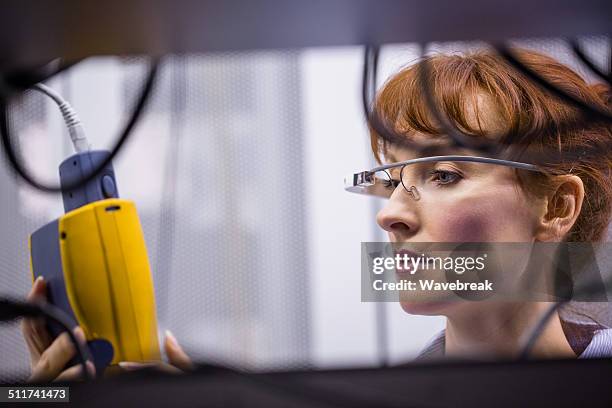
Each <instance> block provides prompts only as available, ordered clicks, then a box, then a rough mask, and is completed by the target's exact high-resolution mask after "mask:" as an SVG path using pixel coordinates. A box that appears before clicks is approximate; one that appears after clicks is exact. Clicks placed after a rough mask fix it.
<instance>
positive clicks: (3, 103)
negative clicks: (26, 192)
mask: <svg viewBox="0 0 612 408" xmlns="http://www.w3.org/2000/svg"><path fill="white" fill-rule="evenodd" d="M158 68H159V59H154V60H153V62H152V64H151V68H150V69H149V73H148V75H147V78H146V80H145V83H144V86H143V88H142V91H141V93H140V95H139V97H138V99H137V102H136V104H135V105H134V108H133V110H132V114H131V115H130V118H129V119H128V121H127V122H126V124H125V126H124V128H123V130H122V131H121V133H120V136H119V138H118V140H117V142H116V144H115V145H114V146H113V148H112V149H111V153H110V155H109V156H108V157H107V158H106V159H105V160H103V161H102V162H101V163H100V164H99V165H98V166H97V167H95V168H94V169H93V170H92V171H91V172H89V173H88V174H85V175H84V176H83V177H82V178H80V179H77V180H74V181H73V182H71V183H68V184H67V185H64V186H61V185H57V184H56V185H53V184H47V183H43V182H40V181H38V180H36V179H35V178H34V177H33V176H32V175H31V174H30V173H29V172H28V170H26V168H25V166H24V165H23V164H22V163H21V161H20V159H19V158H18V157H17V153H16V152H15V150H14V149H13V145H12V143H11V138H10V130H9V124H8V106H9V99H10V97H11V96H12V93H11V91H10V86H9V84H7V82H6V80H3V82H2V83H1V84H0V136H1V139H2V146H3V148H4V149H3V151H4V154H5V156H6V159H7V160H8V162H9V164H10V166H11V167H12V169H13V170H14V171H15V172H16V173H17V174H18V175H19V176H20V177H21V178H22V179H23V180H25V181H26V182H27V183H28V184H30V185H31V186H32V187H34V188H36V189H37V190H40V191H44V192H48V193H57V192H61V191H62V190H71V189H74V188H78V187H81V186H83V185H85V184H86V183H88V182H89V181H91V180H93V179H94V178H95V177H96V176H97V175H98V174H100V172H101V171H103V169H104V168H105V167H106V166H107V165H108V164H109V163H111V161H112V160H113V159H114V158H115V156H117V154H118V153H119V151H120V150H121V148H122V147H123V146H124V145H125V142H127V140H128V138H129V137H130V135H131V133H132V131H133V129H134V127H135V126H136V124H137V123H138V120H139V119H140V117H141V116H142V113H143V112H144V110H145V107H146V105H147V102H148V101H149V99H150V96H151V94H152V92H153V88H154V83H155V79H156V77H157V73H158V70H159V69H158Z"/></svg>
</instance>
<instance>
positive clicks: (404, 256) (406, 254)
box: [394, 249, 424, 276]
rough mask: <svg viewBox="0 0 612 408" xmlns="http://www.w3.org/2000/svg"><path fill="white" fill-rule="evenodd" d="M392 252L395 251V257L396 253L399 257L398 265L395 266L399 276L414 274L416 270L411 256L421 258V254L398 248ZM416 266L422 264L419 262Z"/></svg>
mask: <svg viewBox="0 0 612 408" xmlns="http://www.w3.org/2000/svg"><path fill="white" fill-rule="evenodd" d="M394 252H395V256H396V259H397V256H398V255H399V257H400V262H399V265H397V266H398V267H397V268H395V272H396V274H397V275H400V276H405V275H412V274H414V273H415V272H416V269H415V268H414V263H413V261H412V258H421V256H422V255H423V254H422V253H416V252H413V251H410V250H408V249H400V250H398V251H394ZM415 262H416V261H415ZM420 262H421V263H422V262H423V261H422V260H421V261H420ZM418 266H419V267H423V266H424V265H421V264H419V265H418Z"/></svg>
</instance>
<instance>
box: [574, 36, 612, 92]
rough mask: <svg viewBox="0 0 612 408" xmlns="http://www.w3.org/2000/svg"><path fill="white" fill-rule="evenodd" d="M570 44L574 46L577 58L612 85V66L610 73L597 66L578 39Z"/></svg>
mask: <svg viewBox="0 0 612 408" xmlns="http://www.w3.org/2000/svg"><path fill="white" fill-rule="evenodd" d="M570 45H571V47H572V51H573V52H574V55H576V58H578V59H579V60H580V61H581V62H582V63H583V64H584V65H586V66H587V67H589V69H590V70H591V71H592V72H593V73H594V74H595V75H597V76H598V77H599V78H600V79H602V80H603V81H605V82H607V83H608V85H612V78H611V76H612V67H611V68H610V73H608V74H606V73H604V72H603V71H602V70H601V69H599V67H597V65H595V64H594V63H593V61H592V60H591V59H590V58H589V57H587V56H586V54H585V53H584V51H582V47H581V46H580V44H579V43H578V40H572V41H570Z"/></svg>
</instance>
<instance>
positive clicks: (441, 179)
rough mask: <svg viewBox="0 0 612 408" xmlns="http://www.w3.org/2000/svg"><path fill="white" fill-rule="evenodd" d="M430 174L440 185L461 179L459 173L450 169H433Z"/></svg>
mask: <svg viewBox="0 0 612 408" xmlns="http://www.w3.org/2000/svg"><path fill="white" fill-rule="evenodd" d="M429 175H430V176H431V177H432V180H433V181H435V182H436V183H437V184H439V185H446V184H452V183H455V182H457V181H459V179H460V178H461V175H460V174H459V173H457V172H454V171H448V170H433V171H431V172H430V173H429Z"/></svg>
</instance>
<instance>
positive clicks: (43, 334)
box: [21, 276, 51, 360]
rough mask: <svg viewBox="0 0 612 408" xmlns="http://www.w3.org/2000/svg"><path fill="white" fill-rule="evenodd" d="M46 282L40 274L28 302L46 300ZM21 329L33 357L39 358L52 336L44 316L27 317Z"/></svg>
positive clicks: (28, 296) (29, 294)
mask: <svg viewBox="0 0 612 408" xmlns="http://www.w3.org/2000/svg"><path fill="white" fill-rule="evenodd" d="M46 290H47V286H46V282H45V280H44V279H43V277H42V276H39V277H38V278H37V279H36V280H35V281H34V284H33V285H32V289H31V290H30V292H29V293H28V295H27V298H26V299H27V301H28V302H35V301H44V300H45V299H46ZM21 331H22V333H23V337H24V338H25V340H26V343H27V345H28V348H29V349H30V354H31V356H32V359H33V360H34V359H38V358H39V357H40V354H42V352H43V351H44V350H45V349H46V348H47V347H49V345H50V344H51V336H50V335H49V333H48V331H47V329H46V327H45V320H44V319H42V318H26V319H23V321H22V323H21Z"/></svg>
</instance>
